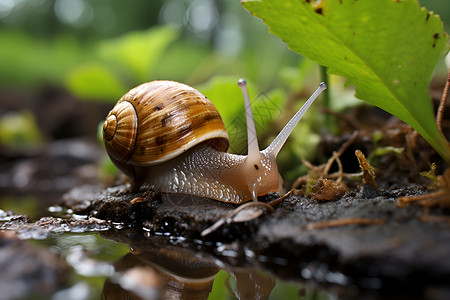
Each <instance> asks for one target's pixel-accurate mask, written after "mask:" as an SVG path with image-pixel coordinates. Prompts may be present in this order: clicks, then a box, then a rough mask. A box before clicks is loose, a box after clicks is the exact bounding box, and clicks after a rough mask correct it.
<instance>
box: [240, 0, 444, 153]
mask: <svg viewBox="0 0 450 300" xmlns="http://www.w3.org/2000/svg"><path fill="white" fill-rule="evenodd" d="M243 5H244V6H245V8H247V9H248V10H249V11H250V12H251V13H252V14H254V15H255V16H257V17H259V18H261V19H263V20H264V23H265V24H266V25H268V26H269V30H270V32H272V33H273V34H274V35H276V36H278V37H280V38H281V39H282V40H283V41H285V42H286V43H287V44H288V45H289V47H290V48H291V49H292V50H293V51H295V52H297V53H299V54H301V55H304V56H306V57H309V58H311V59H313V60H315V61H317V62H318V63H319V64H321V65H324V66H326V67H328V68H329V72H330V73H333V74H336V75H340V76H343V77H345V78H347V84H348V85H350V84H353V85H354V86H355V88H356V97H358V98H360V99H362V100H364V101H366V102H368V103H370V104H373V105H376V106H378V107H380V108H382V109H384V110H386V111H388V112H389V113H391V114H393V115H395V116H397V117H398V118H400V119H402V120H403V121H405V122H407V123H408V124H410V125H411V126H412V127H413V128H414V129H416V130H417V131H418V132H419V133H420V134H421V135H422V136H423V137H424V138H425V139H426V140H427V141H428V142H429V143H430V144H431V145H432V146H433V147H434V148H435V149H436V151H438V152H439V154H440V155H441V156H442V157H443V158H444V159H445V160H446V161H447V162H450V150H449V148H448V147H447V145H446V143H445V141H444V140H443V138H442V137H441V135H440V133H439V131H438V130H437V127H436V124H435V121H434V114H433V107H432V104H431V100H430V96H429V94H428V91H429V83H430V80H431V76H432V73H433V69H434V67H435V66H436V64H437V62H438V61H439V59H440V58H442V57H443V55H445V54H446V53H447V52H448V50H449V45H448V35H447V34H446V33H445V32H444V31H443V26H442V22H441V20H440V18H439V16H436V15H434V13H432V12H427V10H426V9H424V8H420V6H419V3H418V1H417V0H402V1H398V0H397V1H396V0H376V1H374V0H359V1H354V0H321V1H308V0H261V1H254V0H245V1H243Z"/></svg>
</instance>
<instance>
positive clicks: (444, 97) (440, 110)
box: [436, 69, 450, 144]
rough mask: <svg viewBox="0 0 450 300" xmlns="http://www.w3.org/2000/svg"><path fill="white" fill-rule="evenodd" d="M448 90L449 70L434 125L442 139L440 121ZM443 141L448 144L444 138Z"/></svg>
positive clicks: (449, 84) (449, 85)
mask: <svg viewBox="0 0 450 300" xmlns="http://www.w3.org/2000/svg"><path fill="white" fill-rule="evenodd" d="M449 88H450V69H449V73H448V76H447V83H446V84H445V87H444V91H443V92H442V97H441V101H440V103H439V108H438V111H437V114H436V125H437V128H438V129H439V132H440V133H441V135H442V136H443V137H444V133H443V132H442V119H443V117H444V110H445V102H446V101H447V96H448V90H449ZM444 140H445V141H446V142H447V144H448V141H447V139H445V138H444Z"/></svg>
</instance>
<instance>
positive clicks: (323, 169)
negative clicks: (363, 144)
mask: <svg viewBox="0 0 450 300" xmlns="http://www.w3.org/2000/svg"><path fill="white" fill-rule="evenodd" d="M358 134H359V132H358V131H354V132H353V134H352V136H351V137H350V138H349V139H348V140H347V141H346V142H345V143H344V144H343V145H342V146H341V148H340V149H339V151H337V152H333V155H332V156H331V157H330V158H329V159H328V161H327V163H326V164H325V165H320V166H314V165H313V164H311V163H310V162H309V161H307V160H305V159H302V162H303V164H304V165H305V166H306V167H307V168H308V169H310V170H312V171H314V172H315V173H317V174H318V177H322V178H337V180H336V182H337V183H340V182H342V179H343V177H347V178H351V177H355V176H360V175H359V174H346V173H344V169H343V166H342V162H341V160H340V156H341V155H342V154H343V153H344V152H345V150H347V148H348V147H349V146H350V145H351V144H353V142H354V141H355V139H356V138H357V137H358ZM335 160H336V163H337V165H338V172H336V173H333V174H328V172H329V171H330V169H331V166H332V165H333V163H334V161H335ZM309 178H310V176H309V175H305V176H301V177H299V178H297V180H296V181H295V182H294V184H293V185H292V189H296V188H298V187H299V186H300V185H302V184H303V183H306V182H308V179H309Z"/></svg>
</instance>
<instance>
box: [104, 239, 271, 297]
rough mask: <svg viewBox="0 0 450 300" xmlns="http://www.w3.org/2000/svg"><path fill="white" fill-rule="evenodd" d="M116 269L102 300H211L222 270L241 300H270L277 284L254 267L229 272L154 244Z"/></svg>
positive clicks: (217, 263) (184, 252)
mask: <svg viewBox="0 0 450 300" xmlns="http://www.w3.org/2000/svg"><path fill="white" fill-rule="evenodd" d="M156 240H157V239H156ZM114 266H115V269H116V273H115V275H113V276H112V277H111V278H109V279H107V280H106V281H105V284H104V286H103V291H102V299H106V300H112V299H113V300H114V299H208V296H209V295H210V292H211V290H212V287H213V282H214V280H215V278H216V275H217V274H218V272H219V271H220V270H221V269H225V270H226V271H227V272H228V273H229V274H231V276H232V277H233V278H234V281H235V282H234V284H232V283H231V282H230V281H231V280H228V281H227V282H228V284H227V289H228V292H229V293H231V294H234V295H235V296H236V297H237V298H239V299H267V298H268V297H269V295H270V294H271V292H272V290H273V288H274V287H275V283H276V280H275V278H274V277H272V276H269V275H267V274H263V273H261V272H260V271H258V270H256V269H255V268H253V267H248V268H229V267H227V266H224V265H223V264H222V263H221V262H220V261H217V260H216V259H214V258H211V257H205V256H204V255H203V254H199V253H196V252H194V251H192V250H189V249H185V248H179V247H167V246H165V247H163V248H161V247H159V246H157V245H155V244H154V243H148V244H147V246H146V247H145V246H144V245H140V246H139V247H138V248H134V249H133V250H132V251H131V252H130V253H128V254H127V255H125V256H124V257H123V258H122V259H120V260H119V261H117V262H116V263H115V264H114Z"/></svg>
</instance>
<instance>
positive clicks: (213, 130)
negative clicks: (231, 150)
mask: <svg viewBox="0 0 450 300" xmlns="http://www.w3.org/2000/svg"><path fill="white" fill-rule="evenodd" d="M103 140H104V142H105V147H106V150H107V152H108V154H109V155H110V156H111V158H113V161H114V159H115V160H117V161H120V162H121V163H124V162H126V163H128V164H132V165H135V166H151V165H156V164H159V163H162V162H165V161H168V160H170V159H172V158H174V157H176V156H178V155H180V154H181V153H183V152H185V151H187V150H188V149H190V148H192V147H193V146H195V145H197V144H199V143H201V142H204V141H206V140H213V141H215V142H214V147H215V148H217V149H218V150H220V151H226V149H227V148H228V134H227V132H226V130H225V125H224V124H223V121H222V118H221V117H220V114H219V112H218V111H217V109H216V108H215V106H214V105H213V104H212V103H211V102H210V101H209V100H208V99H207V98H206V97H205V96H204V95H203V94H201V93H200V92H199V91H197V90H196V89H194V88H192V87H190V86H188V85H185V84H181V83H178V82H174V81H152V82H149V83H145V84H142V85H140V86H138V87H136V88H134V89H132V90H130V91H129V92H128V93H127V94H125V95H124V96H123V97H122V98H121V99H120V100H119V101H118V103H117V104H116V106H115V107H114V108H113V109H112V110H111V112H110V113H109V114H108V116H107V118H106V120H105V123H104V124H103Z"/></svg>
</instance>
